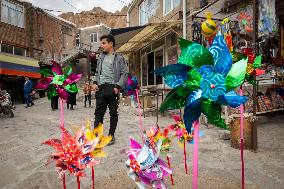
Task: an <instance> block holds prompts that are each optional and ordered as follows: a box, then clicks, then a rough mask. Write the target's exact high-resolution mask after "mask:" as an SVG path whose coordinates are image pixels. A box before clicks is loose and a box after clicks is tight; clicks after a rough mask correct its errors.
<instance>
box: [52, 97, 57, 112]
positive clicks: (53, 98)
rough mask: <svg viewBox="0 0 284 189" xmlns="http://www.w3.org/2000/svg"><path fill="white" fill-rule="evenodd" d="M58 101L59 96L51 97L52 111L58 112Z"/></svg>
mask: <svg viewBox="0 0 284 189" xmlns="http://www.w3.org/2000/svg"><path fill="white" fill-rule="evenodd" d="M58 99H59V96H58V95H57V96H53V97H51V109H52V110H58Z"/></svg>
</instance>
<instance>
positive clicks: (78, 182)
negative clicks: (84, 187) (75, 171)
mask: <svg viewBox="0 0 284 189" xmlns="http://www.w3.org/2000/svg"><path fill="white" fill-rule="evenodd" d="M77 185H78V189H80V188H81V185H80V177H79V176H77Z"/></svg>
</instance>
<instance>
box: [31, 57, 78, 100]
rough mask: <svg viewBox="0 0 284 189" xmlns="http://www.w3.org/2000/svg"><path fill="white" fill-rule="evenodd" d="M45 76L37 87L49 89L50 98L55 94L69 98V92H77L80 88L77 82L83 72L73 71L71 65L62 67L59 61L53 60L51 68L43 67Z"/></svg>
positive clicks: (42, 71)
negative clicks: (76, 72)
mask: <svg viewBox="0 0 284 189" xmlns="http://www.w3.org/2000/svg"><path fill="white" fill-rule="evenodd" d="M41 73H42V75H43V76H44V78H43V79H42V80H41V81H40V82H39V83H38V84H37V85H36V89H42V90H47V96H48V98H49V99H50V98H51V97H53V96H59V97H60V98H62V99H64V100H67V99H68V93H67V91H68V92H71V93H76V92H78V91H79V89H78V88H77V86H76V82H77V81H78V80H79V79H80V78H81V74H74V73H72V68H71V66H68V67H66V68H62V67H61V66H60V65H59V64H58V63H57V62H55V61H52V68H51V69H42V70H41Z"/></svg>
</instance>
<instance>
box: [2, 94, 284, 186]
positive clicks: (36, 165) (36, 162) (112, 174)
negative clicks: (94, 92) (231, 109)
mask: <svg viewBox="0 0 284 189" xmlns="http://www.w3.org/2000/svg"><path fill="white" fill-rule="evenodd" d="M49 103H50V102H49V101H47V99H39V100H36V101H35V106H33V107H31V108H28V109H25V108H24V105H22V104H19V105H16V106H17V109H16V110H15V118H13V119H10V118H5V117H4V116H2V115H0V129H1V134H0V136H1V137H0V160H1V161H0V188H1V189H8V188H9V189H10V188H11V189H12V188H13V189H37V188H40V189H57V188H61V183H60V180H59V179H58V178H57V174H56V172H55V169H54V166H53V165H52V164H51V165H48V166H46V165H45V163H46V160H47V158H48V156H49V154H50V153H51V152H52V149H51V148H50V147H48V146H44V145H41V142H43V141H44V140H46V139H49V138H54V137H59V136H60V134H59V129H58V123H59V112H58V111H51V109H50V105H49ZM93 113H94V108H91V109H90V108H83V104H82V102H78V105H77V106H76V107H75V110H74V111H65V121H66V127H67V128H68V129H70V130H72V129H71V128H72V127H73V126H75V125H77V126H80V125H82V124H84V121H85V119H86V118H89V119H92V118H93ZM108 119H109V116H107V117H106V121H105V125H106V130H108V125H109V120H108ZM138 123H139V117H138V116H137V115H136V114H135V110H134V109H132V108H130V107H120V119H119V124H118V130H117V134H116V137H117V143H116V144H115V145H113V146H110V147H107V148H106V151H107V152H108V157H107V158H106V159H102V162H101V164H100V165H98V166H96V167H95V174H96V188H97V189H101V188H102V189H103V188H108V189H112V188H115V189H118V188H122V189H133V188H135V184H134V182H133V181H132V180H131V179H129V178H128V177H127V175H126V167H125V164H124V161H125V160H126V159H127V158H126V156H125V155H123V154H121V150H123V149H126V148H127V147H128V141H129V136H133V137H134V138H136V139H138V140H140V138H139V135H138V133H139V126H138ZM143 123H144V127H147V126H151V125H153V124H154V123H155V117H147V118H146V119H144V120H143ZM169 123H172V120H171V119H170V118H168V117H163V118H160V123H159V124H160V126H162V127H163V126H167V125H168V124H169ZM258 125H259V127H258V141H259V143H258V145H259V150H258V152H257V153H254V152H251V151H245V167H246V170H245V171H246V172H245V177H246V184H247V188H263V189H274V188H275V189H281V188H284V115H283V114H282V115H275V116H270V117H268V118H267V117H261V118H260V119H259V120H258ZM201 130H202V131H204V133H205V136H204V137H203V138H201V140H200V150H199V152H200V161H199V162H200V163H199V172H200V176H199V182H200V188H210V189H214V188H216V189H217V188H218V189H219V188H224V189H225V188H226V189H230V188H231V189H235V188H240V178H241V177H240V175H241V169H240V168H241V164H240V152H239V151H238V150H236V149H233V148H231V147H230V143H229V141H223V140H220V139H219V138H218V134H219V132H220V130H219V129H216V128H207V127H201ZM106 132H107V131H106ZM187 149H188V153H187V154H188V166H189V175H185V174H184V168H183V152H182V149H179V148H178V147H177V145H176V144H174V149H173V151H172V152H171V156H172V166H173V169H174V172H175V174H174V179H175V186H173V187H171V186H170V183H169V180H167V183H169V187H170V188H190V187H191V168H192V163H191V162H192V152H193V146H188V148H187ZM87 174H88V177H87V178H84V179H82V186H83V188H84V187H85V188H91V187H90V184H91V179H90V178H91V173H90V170H88V171H87ZM66 179H67V188H68V189H73V188H74V189H75V188H77V187H76V180H75V178H74V177H73V176H67V178H66Z"/></svg>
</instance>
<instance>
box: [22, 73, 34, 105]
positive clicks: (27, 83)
mask: <svg viewBox="0 0 284 189" xmlns="http://www.w3.org/2000/svg"><path fill="white" fill-rule="evenodd" d="M23 89H24V98H25V103H26V106H25V108H27V107H30V106H32V105H34V103H33V101H32V97H31V92H32V89H33V84H32V81H31V80H30V79H29V78H28V77H25V83H24V87H23Z"/></svg>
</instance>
